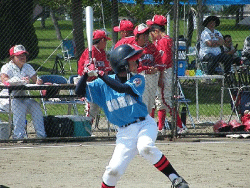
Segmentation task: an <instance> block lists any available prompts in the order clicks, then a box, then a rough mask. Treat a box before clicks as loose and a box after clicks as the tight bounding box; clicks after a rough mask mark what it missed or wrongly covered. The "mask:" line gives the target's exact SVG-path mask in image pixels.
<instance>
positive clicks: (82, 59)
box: [77, 49, 89, 76]
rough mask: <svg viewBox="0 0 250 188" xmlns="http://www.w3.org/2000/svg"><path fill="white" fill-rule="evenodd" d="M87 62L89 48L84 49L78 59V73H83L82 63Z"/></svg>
mask: <svg viewBox="0 0 250 188" xmlns="http://www.w3.org/2000/svg"><path fill="white" fill-rule="evenodd" d="M88 62H89V50H88V49H85V50H84V52H83V53H82V55H81V57H80V59H79V61H78V70H77V73H78V75H80V76H82V75H83V70H84V65H85V64H86V63H88Z"/></svg>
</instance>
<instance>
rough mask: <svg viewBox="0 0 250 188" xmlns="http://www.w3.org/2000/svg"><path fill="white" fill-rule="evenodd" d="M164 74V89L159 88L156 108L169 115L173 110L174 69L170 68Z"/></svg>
mask: <svg viewBox="0 0 250 188" xmlns="http://www.w3.org/2000/svg"><path fill="white" fill-rule="evenodd" d="M163 74H164V75H163V83H164V88H163V89H162V88H160V87H158V88H157V89H158V92H157V98H156V107H157V108H158V110H166V112H168V113H169V112H170V109H171V108H172V100H171V94H172V68H168V69H167V70H165V71H164V73H163Z"/></svg>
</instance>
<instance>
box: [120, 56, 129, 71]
mask: <svg viewBox="0 0 250 188" xmlns="http://www.w3.org/2000/svg"><path fill="white" fill-rule="evenodd" d="M127 66H128V60H126V59H122V60H120V63H119V67H118V69H119V71H118V72H124V71H127V68H126V67H127Z"/></svg>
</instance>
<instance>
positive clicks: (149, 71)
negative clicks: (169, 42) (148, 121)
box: [115, 23, 163, 113]
mask: <svg viewBox="0 0 250 188" xmlns="http://www.w3.org/2000/svg"><path fill="white" fill-rule="evenodd" d="M122 44H131V45H132V46H134V47H135V48H137V49H143V55H142V57H141V58H140V59H139V67H138V73H141V74H143V75H144V77H145V80H146V82H145V84H146V86H145V91H144V94H143V102H144V103H145V104H146V105H147V108H148V112H149V113H151V110H152V107H153V106H154V103H155V95H156V91H157V87H158V83H159V77H160V75H161V74H162V71H161V70H162V68H163V67H162V66H163V65H162V61H161V55H160V53H159V51H158V50H157V48H156V47H155V45H154V44H153V43H151V42H150V41H149V27H148V26H147V25H146V24H143V23H142V24H140V25H138V26H136V27H135V29H134V36H131V37H125V38H122V39H121V40H119V41H118V42H117V43H116V44H115V48H116V47H118V46H120V45H122Z"/></svg>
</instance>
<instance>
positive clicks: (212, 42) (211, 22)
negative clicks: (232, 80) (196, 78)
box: [199, 16, 241, 74]
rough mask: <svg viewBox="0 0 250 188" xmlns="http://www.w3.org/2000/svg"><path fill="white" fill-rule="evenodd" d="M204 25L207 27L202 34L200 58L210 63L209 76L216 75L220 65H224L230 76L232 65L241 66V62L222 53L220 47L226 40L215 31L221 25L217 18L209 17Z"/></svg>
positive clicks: (226, 72) (225, 71)
mask: <svg viewBox="0 0 250 188" xmlns="http://www.w3.org/2000/svg"><path fill="white" fill-rule="evenodd" d="M202 25H203V26H204V27H205V29H204V30H203V32H202V33H201V41H200V51H199V56H200V59H202V60H203V61H207V62H208V74H214V73H215V69H216V67H218V63H219V62H221V63H223V65H224V73H225V74H228V73H229V72H230V70H231V65H232V64H234V63H235V64H236V65H240V63H241V62H240V61H238V60H235V59H234V58H233V57H232V56H231V55H229V54H226V53H222V51H221V48H220V46H223V44H224V39H223V36H222V34H221V33H220V32H219V31H218V30H215V27H217V26H219V25H220V20H219V18H218V17H217V16H209V17H207V18H206V19H205V20H204V21H203V23H202Z"/></svg>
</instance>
